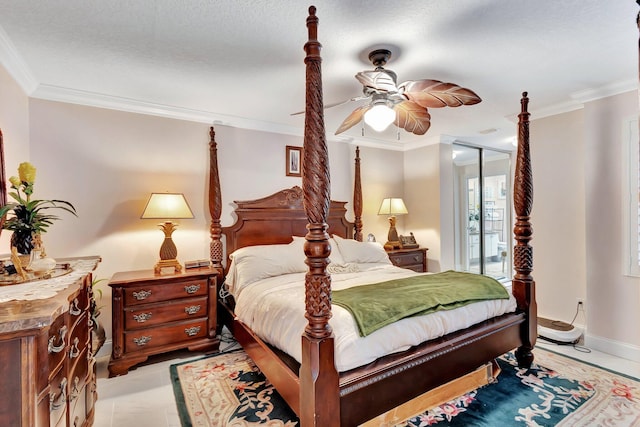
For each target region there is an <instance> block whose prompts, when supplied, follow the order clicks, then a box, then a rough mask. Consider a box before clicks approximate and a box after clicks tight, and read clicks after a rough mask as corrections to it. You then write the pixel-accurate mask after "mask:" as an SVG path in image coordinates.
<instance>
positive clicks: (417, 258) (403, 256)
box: [389, 251, 424, 268]
mask: <svg viewBox="0 0 640 427" xmlns="http://www.w3.org/2000/svg"><path fill="white" fill-rule="evenodd" d="M389 259H390V260H391V262H392V263H393V265H395V266H398V267H408V266H411V265H415V264H419V265H420V268H422V263H423V262H424V253H423V252H422V251H419V252H411V253H399V254H389Z"/></svg>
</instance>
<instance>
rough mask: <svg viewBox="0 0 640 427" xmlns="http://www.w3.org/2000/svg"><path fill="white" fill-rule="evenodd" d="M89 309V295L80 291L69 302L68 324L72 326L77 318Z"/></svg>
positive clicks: (84, 291)
mask: <svg viewBox="0 0 640 427" xmlns="http://www.w3.org/2000/svg"><path fill="white" fill-rule="evenodd" d="M88 309H89V294H88V292H87V291H86V290H85V289H82V290H81V291H80V292H78V294H77V295H76V296H75V297H74V298H73V299H72V300H71V301H70V302H69V324H70V325H73V324H74V323H75V321H76V320H77V319H78V317H79V316H80V315H81V314H82V313H84V312H85V311H87V310H88Z"/></svg>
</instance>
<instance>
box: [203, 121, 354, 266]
mask: <svg viewBox="0 0 640 427" xmlns="http://www.w3.org/2000/svg"><path fill="white" fill-rule="evenodd" d="M209 136H210V140H209V156H210V158H209V212H210V213H211V230H210V234H211V248H210V258H211V262H212V264H213V267H214V268H219V269H220V270H221V271H222V270H224V268H223V264H222V259H223V252H224V251H223V244H222V236H223V235H224V237H225V241H226V245H225V246H226V255H227V259H226V268H229V259H228V257H229V254H231V253H233V251H235V250H236V249H239V248H242V247H245V246H252V245H274V244H282V243H289V242H291V237H292V236H301V237H304V236H306V235H307V233H308V231H307V224H308V223H309V217H308V215H307V213H306V212H305V208H304V191H303V190H302V188H300V187H298V186H294V187H292V188H288V189H284V190H280V191H278V192H276V193H274V194H271V195H270V196H266V197H263V198H261V199H255V200H244V201H234V203H235V204H236V209H235V210H234V212H235V214H236V217H237V218H236V222H235V223H234V224H233V225H231V226H229V227H222V226H221V225H220V216H221V213H222V190H221V186H220V176H219V171H218V144H217V142H216V139H215V136H216V133H215V130H214V129H213V127H211V128H209ZM354 161H355V170H354V174H355V180H354V187H353V213H354V221H353V222H350V221H348V220H347V218H346V216H345V215H346V213H347V209H346V208H345V205H346V204H347V202H339V201H335V200H330V201H329V206H328V208H329V209H328V215H327V218H326V224H327V225H328V229H327V232H328V233H329V234H331V235H333V234H337V235H338V236H340V237H344V238H345V239H355V240H358V241H362V184H361V178H360V175H361V173H360V148H359V147H356V155H355V159H354Z"/></svg>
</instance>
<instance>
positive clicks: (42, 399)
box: [0, 257, 100, 427]
mask: <svg viewBox="0 0 640 427" xmlns="http://www.w3.org/2000/svg"><path fill="white" fill-rule="evenodd" d="M81 259H82V260H83V264H82V268H81V269H77V270H76V269H74V270H73V271H72V272H71V273H69V274H68V275H65V276H60V277H58V278H55V279H50V280H56V281H59V282H57V283H61V282H60V281H66V280H67V278H68V283H66V282H65V284H66V285H68V286H67V287H66V288H64V289H62V290H59V291H57V293H56V294H55V296H52V297H50V298H46V299H37V300H31V301H22V300H12V301H7V302H3V303H0V390H1V391H2V398H1V399H0V425H1V426H11V427H14V426H22V427H34V426H35V427H45V426H46V427H62V426H75V427H80V426H91V425H92V424H93V416H94V403H95V400H96V398H97V394H96V376H95V359H94V357H93V353H92V349H91V319H90V316H89V306H90V301H91V298H92V293H91V276H92V275H91V271H93V270H94V269H95V268H96V266H97V264H98V262H99V261H100V257H86V258H81ZM78 260H79V259H78V258H73V259H64V260H62V259H58V260H57V261H58V262H61V261H64V262H72V265H74V264H73V262H74V261H78ZM32 283H41V284H42V285H45V284H46V283H47V281H46V280H42V281H39V282H32ZM12 286H26V285H12Z"/></svg>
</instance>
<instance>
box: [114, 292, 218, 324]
mask: <svg viewBox="0 0 640 427" xmlns="http://www.w3.org/2000/svg"><path fill="white" fill-rule="evenodd" d="M208 300H209V299H208V298H207V297H200V298H185V299H179V300H176V301H173V302H170V303H158V304H148V305H144V306H141V305H135V306H133V307H130V308H126V309H125V310H124V328H125V329H126V330H131V329H140V328H147V327H149V326H154V325H159V324H161V323H168V322H174V321H177V320H186V319H194V318H198V317H206V316H207V302H208Z"/></svg>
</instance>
